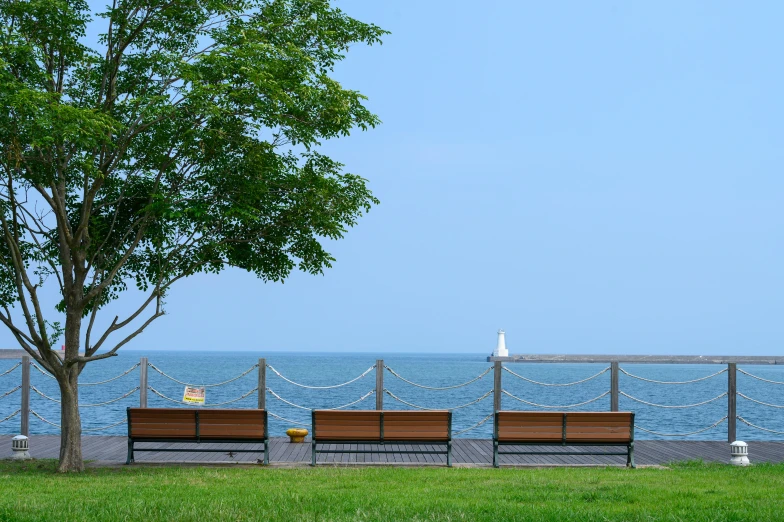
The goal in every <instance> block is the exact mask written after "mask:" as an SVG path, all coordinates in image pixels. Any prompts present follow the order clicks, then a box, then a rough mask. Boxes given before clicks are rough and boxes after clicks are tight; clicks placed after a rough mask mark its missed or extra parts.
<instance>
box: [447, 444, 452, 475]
mask: <svg viewBox="0 0 784 522" xmlns="http://www.w3.org/2000/svg"><path fill="white" fill-rule="evenodd" d="M446 465H447V467H449V468H451V467H452V441H451V440H450V441H449V442H447V443H446Z"/></svg>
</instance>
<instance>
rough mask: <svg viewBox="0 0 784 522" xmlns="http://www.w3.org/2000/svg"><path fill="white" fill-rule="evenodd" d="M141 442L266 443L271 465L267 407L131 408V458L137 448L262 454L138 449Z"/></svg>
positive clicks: (129, 445) (217, 450) (256, 451)
mask: <svg viewBox="0 0 784 522" xmlns="http://www.w3.org/2000/svg"><path fill="white" fill-rule="evenodd" d="M137 442H195V443H196V444H199V443H201V442H220V443H237V444H240V443H241V444H245V443H251V442H256V443H263V444H264V464H269V437H268V435H267V412H266V411H265V410H239V409H236V410H228V409H223V410H218V409H214V410H213V409H193V408H188V409H186V408H128V459H127V460H126V462H125V463H126V464H130V463H131V462H133V461H134V459H133V454H134V451H183V452H198V451H207V452H218V453H226V452H228V451H231V452H233V453H258V452H259V450H257V449H231V448H221V449H202V448H189V449H180V448H177V449H172V448H149V447H145V448H134V444H135V443H137Z"/></svg>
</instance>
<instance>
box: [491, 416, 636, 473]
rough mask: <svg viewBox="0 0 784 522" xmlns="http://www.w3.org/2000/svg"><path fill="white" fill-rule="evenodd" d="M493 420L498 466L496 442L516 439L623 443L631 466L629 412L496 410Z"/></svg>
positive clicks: (631, 422)
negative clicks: (494, 423)
mask: <svg viewBox="0 0 784 522" xmlns="http://www.w3.org/2000/svg"><path fill="white" fill-rule="evenodd" d="M495 422H496V426H495V430H494V434H493V440H494V443H493V465H494V466H498V456H499V454H500V453H499V444H505V445H512V446H513V445H515V443H520V444H521V445H522V444H541V445H543V446H548V445H558V446H562V445H569V444H570V443H571V444H578V445H581V446H590V445H591V444H596V445H601V444H607V445H619V446H621V445H623V446H626V447H627V450H626V453H627V465H631V466H632V467H633V466H634V458H633V439H634V413H632V412H540V411H531V412H528V411H500V412H497V413H496V417H495ZM506 453H510V452H506ZM511 453H512V454H514V453H515V452H514V451H512V452H511ZM539 453H542V454H548V453H547V452H539ZM552 453H553V454H557V452H552ZM597 454H601V453H597Z"/></svg>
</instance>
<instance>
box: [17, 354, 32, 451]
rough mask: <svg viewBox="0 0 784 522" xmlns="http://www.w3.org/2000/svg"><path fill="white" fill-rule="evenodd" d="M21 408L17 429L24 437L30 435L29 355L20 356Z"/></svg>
mask: <svg viewBox="0 0 784 522" xmlns="http://www.w3.org/2000/svg"><path fill="white" fill-rule="evenodd" d="M20 409H21V410H22V411H21V412H20V413H21V417H20V419H19V424H20V426H19V431H20V432H21V434H22V435H24V436H25V437H29V436H30V356H29V355H23V356H22V404H21V405H20Z"/></svg>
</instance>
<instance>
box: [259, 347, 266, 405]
mask: <svg viewBox="0 0 784 522" xmlns="http://www.w3.org/2000/svg"><path fill="white" fill-rule="evenodd" d="M259 409H260V410H266V409H267V359H259Z"/></svg>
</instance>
